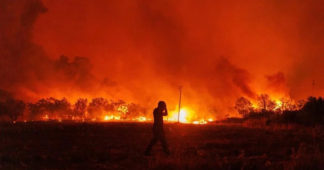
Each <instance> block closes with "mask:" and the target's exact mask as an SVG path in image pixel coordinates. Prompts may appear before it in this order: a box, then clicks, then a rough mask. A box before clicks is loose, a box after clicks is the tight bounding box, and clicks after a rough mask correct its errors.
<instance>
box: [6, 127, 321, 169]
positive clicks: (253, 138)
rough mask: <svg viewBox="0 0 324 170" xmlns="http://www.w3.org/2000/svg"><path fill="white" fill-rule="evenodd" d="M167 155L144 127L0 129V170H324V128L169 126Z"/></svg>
mask: <svg viewBox="0 0 324 170" xmlns="http://www.w3.org/2000/svg"><path fill="white" fill-rule="evenodd" d="M165 129H166V134H167V138H168V142H169V145H170V150H171V152H172V154H171V155H170V156H166V155H164V153H163V152H162V149H161V147H160V146H159V145H157V146H155V148H154V150H153V156H150V157H146V156H144V155H143V151H144V149H145V147H146V145H147V144H148V142H149V140H150V138H151V124H145V123H96V124H78V123H50V122H48V123H44V122H43V123H42V122H34V123H17V124H14V125H11V124H1V125H0V133H1V135H2V137H1V139H0V147H1V148H0V169H80V168H82V169H323V168H324V165H323V162H324V160H323V159H324V141H323V140H324V132H323V128H321V127H316V128H301V127H299V128H272V129H269V128H260V127H257V128H251V127H244V126H239V125H237V126H233V125H232V126H226V125H222V126H219V125H206V126H199V125H198V126H197V125H180V126H179V125H175V124H167V125H166V127H165Z"/></svg>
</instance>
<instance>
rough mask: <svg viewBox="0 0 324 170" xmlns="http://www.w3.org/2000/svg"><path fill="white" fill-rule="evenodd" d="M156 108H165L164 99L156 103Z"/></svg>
mask: <svg viewBox="0 0 324 170" xmlns="http://www.w3.org/2000/svg"><path fill="white" fill-rule="evenodd" d="M158 108H159V109H166V104H165V102H164V101H159V103H158Z"/></svg>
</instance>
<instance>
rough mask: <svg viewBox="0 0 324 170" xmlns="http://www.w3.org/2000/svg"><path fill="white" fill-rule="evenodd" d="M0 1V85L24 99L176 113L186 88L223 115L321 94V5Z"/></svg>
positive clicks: (194, 99)
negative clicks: (259, 99)
mask: <svg viewBox="0 0 324 170" xmlns="http://www.w3.org/2000/svg"><path fill="white" fill-rule="evenodd" d="M0 3H1V4H0V8H1V9H0V10H1V11H2V12H1V13H0V24H1V25H4V26H1V27H0V38H1V39H0V55H1V58H0V60H1V65H0V66H1V71H0V75H1V83H0V88H1V89H4V90H7V91H10V92H11V93H13V94H14V95H15V96H16V97H20V98H24V99H26V100H34V99H38V98H41V97H49V96H53V97H57V98H62V97H67V98H68V99H70V100H74V101H76V100H77V99H78V98H80V97H81V98H95V97H105V98H110V99H113V100H119V99H123V100H125V101H128V102H133V103H137V104H140V105H141V106H145V107H146V108H148V109H152V108H153V107H154V106H155V105H156V102H157V101H158V100H166V101H167V103H168V104H169V108H170V109H175V108H176V105H177V102H178V88H179V87H180V86H182V87H183V105H184V106H190V107H193V109H195V110H196V111H197V112H199V114H200V113H201V114H204V113H207V114H217V116H218V115H219V116H223V115H226V114H227V113H232V112H233V107H232V106H233V105H234V102H235V100H236V99H237V98H239V97H241V96H244V97H247V98H250V99H255V98H256V96H258V95H259V94H261V93H270V95H271V94H272V93H274V94H275V95H276V97H283V96H290V97H293V98H305V97H307V96H309V95H314V94H316V95H324V91H323V89H324V88H323V84H324V80H323V76H322V73H323V72H324V70H323V68H324V66H323V63H324V61H323V54H324V51H323V48H322V47H323V45H324V37H323V36H324V34H323V31H324V30H323V28H324V23H323V22H324V19H323V17H324V13H323V11H324V9H323V7H324V4H323V2H322V1H320V0H314V1H307V2H306V1H305V2H304V1H293V0H288V1H284V2H281V1H280V2H279V1H266V0H264V1H263V0H261V1H259V0H251V1H244V2H243V1H242V2H241V1H223V2H221V1H199V2H198V1H188V0H183V1H182V0H180V1H171V0H170V1H149V0H135V1H126V0H112V1H105V0H95V1H82V2H81V1H78V0H66V1H59V0H58V1H49V0H44V1H43V2H42V1H40V0H31V1H28V0H23V1H9V0H4V1H1V2H0ZM62 54H63V56H62ZM64 55H66V56H68V57H65V56H64ZM73 56H86V57H74V58H73ZM222 56H223V57H222ZM224 56H225V57H224ZM312 82H315V83H312Z"/></svg>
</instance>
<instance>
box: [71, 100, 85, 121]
mask: <svg viewBox="0 0 324 170" xmlns="http://www.w3.org/2000/svg"><path fill="white" fill-rule="evenodd" d="M87 104H88V100H87V99H81V98H80V99H78V100H77V101H76V102H75V104H74V109H73V115H74V116H78V117H84V116H85V114H86V111H87Z"/></svg>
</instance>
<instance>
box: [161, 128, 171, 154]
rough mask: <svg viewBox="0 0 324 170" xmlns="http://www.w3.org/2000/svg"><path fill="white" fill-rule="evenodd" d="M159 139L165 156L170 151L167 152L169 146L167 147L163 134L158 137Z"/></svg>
mask: <svg viewBox="0 0 324 170" xmlns="http://www.w3.org/2000/svg"><path fill="white" fill-rule="evenodd" d="M159 139H160V142H161V144H162V148H163V151H164V152H165V153H166V154H168V155H169V154H170V150H169V146H168V143H167V141H166V139H165V135H164V133H162V134H160V136H159Z"/></svg>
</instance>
